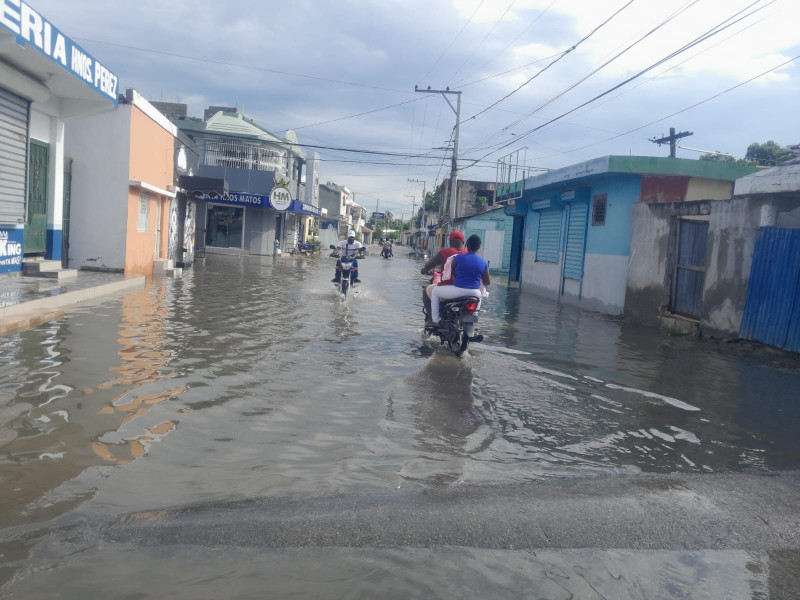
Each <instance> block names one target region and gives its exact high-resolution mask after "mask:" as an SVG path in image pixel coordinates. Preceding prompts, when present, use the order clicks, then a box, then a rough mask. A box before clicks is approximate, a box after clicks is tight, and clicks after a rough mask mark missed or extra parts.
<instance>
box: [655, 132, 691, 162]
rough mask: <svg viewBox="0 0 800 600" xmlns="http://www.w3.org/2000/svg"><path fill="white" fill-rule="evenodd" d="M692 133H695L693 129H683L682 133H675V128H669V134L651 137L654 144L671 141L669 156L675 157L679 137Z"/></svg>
mask: <svg viewBox="0 0 800 600" xmlns="http://www.w3.org/2000/svg"><path fill="white" fill-rule="evenodd" d="M690 135H694V133H693V132H691V131H681V132H680V133H675V128H674V127H670V128H669V135H668V136H665V137H661V138H650V141H651V142H653V143H654V144H658V145H659V146H661V144H667V143H669V156H670V158H675V148H676V143H677V141H678V140H679V139H681V138H685V137H689V136H690Z"/></svg>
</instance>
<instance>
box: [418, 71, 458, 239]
mask: <svg viewBox="0 0 800 600" xmlns="http://www.w3.org/2000/svg"><path fill="white" fill-rule="evenodd" d="M414 91H415V92H420V93H423V94H441V95H442V98H444V99H445V100H447V104H449V105H450V109H451V110H452V111H453V112H454V113H455V115H456V129H455V135H454V136H453V164H452V167H451V168H450V211H449V216H450V224H449V229H450V231H452V230H453V222H454V221H455V219H456V202H457V201H458V190H457V188H456V182H457V180H458V133H459V129H460V125H461V92H456V91H453V90H451V89H450V88H449V87H448V88H446V89H444V90H432V89H431V86H428V89H426V90H421V89H419V87H417V86H416V85H415V86H414ZM447 94H456V97H457V100H456V108H453V104H452V103H451V102H450V99H449V98H448V97H447Z"/></svg>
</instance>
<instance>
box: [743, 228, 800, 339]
mask: <svg viewBox="0 0 800 600" xmlns="http://www.w3.org/2000/svg"><path fill="white" fill-rule="evenodd" d="M739 335H740V336H741V337H743V338H746V339H751V340H757V341H759V342H763V343H765V344H769V345H770V346H777V347H779V348H785V349H786V350H791V351H793V352H800V229H783V228H778V227H762V228H761V231H759V234H758V239H757V240H756V245H755V249H754V251H753V264H752V267H751V269H750V283H749V285H748V288H747V301H746V303H745V308H744V315H743V316H742V324H741V326H740V328H739Z"/></svg>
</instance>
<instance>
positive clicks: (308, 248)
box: [289, 242, 317, 256]
mask: <svg viewBox="0 0 800 600" xmlns="http://www.w3.org/2000/svg"><path fill="white" fill-rule="evenodd" d="M316 249H317V245H316V244H307V243H306V242H297V246H295V247H294V248H292V249H291V251H290V252H289V254H291V255H292V256H295V255H297V254H302V255H303V256H311V255H312V254H314V251H315V250H316Z"/></svg>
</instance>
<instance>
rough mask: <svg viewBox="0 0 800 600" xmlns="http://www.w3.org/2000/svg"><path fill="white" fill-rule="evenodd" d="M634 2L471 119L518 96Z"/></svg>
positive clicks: (615, 13)
mask: <svg viewBox="0 0 800 600" xmlns="http://www.w3.org/2000/svg"><path fill="white" fill-rule="evenodd" d="M633 1H634V0H629V1H628V3H627V4H625V5H624V6H623V7H622V8H620V9H618V10H617V11H616V12H614V14H612V15H611V16H610V17H608V18H607V19H606V20H605V21H603V22H602V23H600V25H598V26H597V27H595V28H594V29H593V30H592V31H590V32H589V34H588V35H586V36H584V37H583V38H581V39H580V40H578V41H577V42H576V43H574V44H573V45H572V46H571V47H569V48H567V49H566V50H565V51H564V53H563V54H561V56H559V57H558V58H556V59H555V60H554V61H553V62H551V63H550V64H548V65H547V66H546V67H545V68H544V69H542V70H541V71H539V72H538V73H536V75H534V76H533V77H531V78H530V79H528V80H527V81H525V82H524V83H523V84H521V85H520V86H519V87H517V88H516V89H514V90H512V91H510V92H509V93H508V94H506V95H505V96H503V97H502V98H500V99H499V100H497V101H496V102H494V103H493V104H490V105H489V106H487V107H486V108H484V109H483V110H482V111H480V112H478V113H476V114H474V115H472V116H471V117H470V119H476V118H477V117H479V116H480V115H482V114H483V113H485V112H486V111H488V110H490V109H491V108H493V107H495V106H497V105H498V104H500V103H501V102H502V101H503V100H505V99H506V98H509V97H511V96H513V95H514V94H516V93H517V92H518V91H520V90H521V89H522V88H524V87H525V86H526V85H528V84H529V83H530V82H531V81H533V80H534V79H536V78H537V77H538V76H539V75H541V74H542V73H544V72H545V71H547V70H548V69H549V68H550V67H552V66H553V65H554V64H556V63H557V62H558V61H560V60H561V59H562V58H564V57H565V56H567V55H568V54H569V53H570V52H572V51H573V50H575V49H576V48H577V47H578V46H580V45H581V44H582V43H583V42H585V41H586V40H588V39H589V38H590V37H592V36H593V35H594V34H595V33H597V32H598V31H599V30H600V29H602V28H603V27H604V26H605V25H607V24H608V23H609V22H610V21H611V20H612V19H613V18H614V17H616V16H617V15H618V14H619V13H621V12H622V11H623V10H625V9H626V8H628V7H629V6H630V5H631V4H633Z"/></svg>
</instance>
